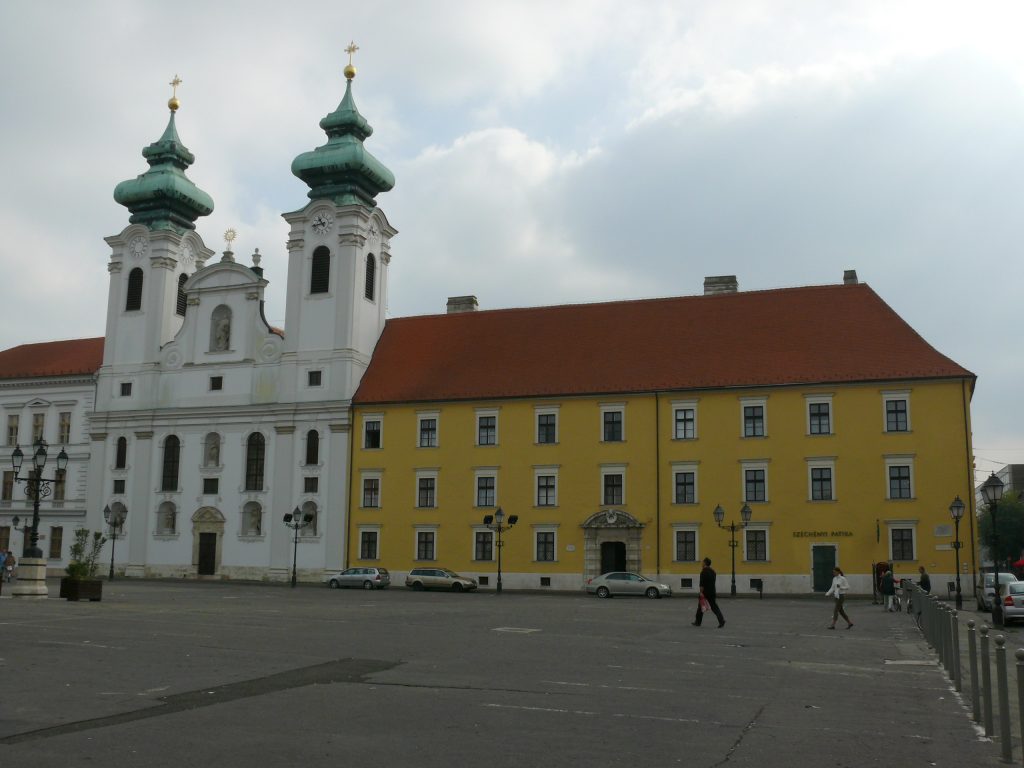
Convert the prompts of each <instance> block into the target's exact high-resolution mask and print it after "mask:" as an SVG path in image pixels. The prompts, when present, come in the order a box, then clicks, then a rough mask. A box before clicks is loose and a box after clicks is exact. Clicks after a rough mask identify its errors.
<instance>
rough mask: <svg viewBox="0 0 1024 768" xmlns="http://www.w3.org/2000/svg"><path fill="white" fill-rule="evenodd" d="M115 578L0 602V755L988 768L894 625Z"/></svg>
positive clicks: (782, 607)
mask: <svg viewBox="0 0 1024 768" xmlns="http://www.w3.org/2000/svg"><path fill="white" fill-rule="evenodd" d="M693 602H694V601H693V600H692V599H681V598H676V599H672V600H658V601H651V600H646V599H632V600H630V599H624V598H617V599H614V600H598V599H596V598H588V597H584V596H582V595H555V594H546V595H533V594H514V593H505V594H504V595H501V596H497V595H494V594H438V593H413V592H407V591H405V590H403V589H392V590H390V591H386V592H362V591H343V592H337V591H331V590H327V589H320V588H312V587H306V588H302V587H300V588H298V589H295V590H291V589H288V588H285V587H278V586H256V585H240V584H221V583H201V584H200V583H178V582H174V583H169V582H135V581H115V582H114V583H113V584H112V585H111V584H107V585H105V592H104V599H103V602H101V603H67V602H64V601H59V600H56V599H51V600H47V601H41V602H29V601H22V600H11V599H7V598H6V596H5V597H4V599H3V600H0V637H2V645H0V648H2V650H0V656H2V657H3V658H2V659H0V756H2V757H0V762H3V763H4V764H7V763H11V764H14V765H18V766H22V767H28V766H31V767H32V768H48V767H49V766H66V765H75V766H82V765H97V766H104V768H119V767H120V766H173V767H174V768H180V766H181V765H182V763H183V761H187V763H186V764H188V765H195V766H206V765H218V766H243V765H244V766H251V765H253V764H259V765H261V766H266V765H272V766H290V765H303V766H328V765H330V766H337V765H342V764H344V765H364V764H365V765H372V766H388V767H390V766H413V765H415V766H423V767H424V768H433V767H434V766H437V767H440V766H445V768H449V767H450V766H453V765H455V766H487V767H488V768H498V767H503V766H530V767H531V768H532V767H533V766H537V765H544V766H584V765H585V766H588V768H594V767H597V766H615V767H616V768H620V767H621V766H623V765H629V766H652V767H660V766H670V765H685V766H700V767H704V766H708V767H710V766H721V765H728V766H761V767H762V768H771V767H772V766H786V767H787V768H789V767H790V766H872V765H880V766H883V765H884V766H886V768H893V766H900V767H901V768H902V767H903V766H954V765H955V766H967V765H969V766H995V765H997V764H1001V763H999V761H998V759H997V755H998V749H997V746H996V745H994V744H992V743H989V742H985V741H982V740H980V739H979V738H978V735H977V732H976V730H975V729H974V728H973V727H972V725H971V723H970V720H969V717H968V716H967V713H966V711H965V709H964V707H963V706H962V704H961V703H960V701H959V700H958V699H957V697H956V696H954V694H953V693H952V692H951V689H950V687H949V685H948V684H947V681H946V679H945V678H944V677H943V674H942V672H941V671H940V670H939V669H938V668H937V667H936V666H935V665H934V663H933V658H934V657H933V655H932V654H931V652H930V651H929V650H928V649H927V647H926V646H925V644H924V643H923V641H922V640H921V639H920V636H919V634H918V633H917V631H916V629H914V628H913V625H912V623H911V622H910V620H909V619H908V617H907V616H906V614H886V613H884V612H882V611H881V610H880V609H878V608H877V607H875V606H871V605H870V602H858V601H853V602H852V603H851V605H850V606H849V609H850V612H851V616H852V617H853V619H854V621H855V622H856V626H855V627H854V629H853V630H851V631H845V630H842V629H839V630H836V631H834V632H833V631H828V630H826V626H827V624H828V619H829V618H830V617H829V614H830V606H829V602H828V601H827V600H825V599H824V598H822V599H821V600H806V599H800V600H787V599H766V600H763V601H758V600H751V599H741V600H732V601H730V600H729V599H728V598H725V599H723V601H722V603H723V608H724V610H725V614H726V618H727V620H728V623H727V625H726V627H725V628H724V629H721V630H719V629H717V628H716V627H715V625H714V622H713V621H709V622H705V625H704V626H703V627H701V628H699V629H698V628H695V627H692V626H690V621H691V620H692V610H693V607H694V606H693Z"/></svg>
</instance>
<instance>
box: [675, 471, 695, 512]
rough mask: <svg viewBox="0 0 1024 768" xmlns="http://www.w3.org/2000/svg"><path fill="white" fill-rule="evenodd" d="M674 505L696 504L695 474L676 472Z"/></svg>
mask: <svg viewBox="0 0 1024 768" xmlns="http://www.w3.org/2000/svg"><path fill="white" fill-rule="evenodd" d="M675 500H676V504H696V503H697V474H696V473H695V472H676V495H675Z"/></svg>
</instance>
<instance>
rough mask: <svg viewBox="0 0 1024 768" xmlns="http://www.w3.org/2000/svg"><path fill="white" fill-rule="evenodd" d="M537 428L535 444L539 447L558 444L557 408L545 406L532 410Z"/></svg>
mask: <svg viewBox="0 0 1024 768" xmlns="http://www.w3.org/2000/svg"><path fill="white" fill-rule="evenodd" d="M533 412H534V421H535V422H536V426H537V433H536V442H537V443H538V444H539V445H554V444H555V443H557V442H558V407H557V406H545V407H536V408H534V409H533Z"/></svg>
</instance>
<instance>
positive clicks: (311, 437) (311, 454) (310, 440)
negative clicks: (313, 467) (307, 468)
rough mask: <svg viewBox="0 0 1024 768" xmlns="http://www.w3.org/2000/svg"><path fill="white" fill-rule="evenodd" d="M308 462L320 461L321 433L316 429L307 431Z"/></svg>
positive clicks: (317, 462) (315, 462)
mask: <svg viewBox="0 0 1024 768" xmlns="http://www.w3.org/2000/svg"><path fill="white" fill-rule="evenodd" d="M306 463H307V464H319V463H320V433H319V432H317V431H316V430H315V429H311V430H309V432H307V433H306Z"/></svg>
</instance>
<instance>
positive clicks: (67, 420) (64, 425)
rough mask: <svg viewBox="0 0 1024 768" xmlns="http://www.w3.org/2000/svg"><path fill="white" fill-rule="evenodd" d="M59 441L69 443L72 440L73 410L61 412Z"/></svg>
mask: <svg viewBox="0 0 1024 768" xmlns="http://www.w3.org/2000/svg"><path fill="white" fill-rule="evenodd" d="M57 431H58V433H59V435H58V437H57V442H59V443H60V444H61V445H67V444H68V443H70V442H71V411H62V412H61V414H60V426H59V428H58V430H57Z"/></svg>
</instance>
